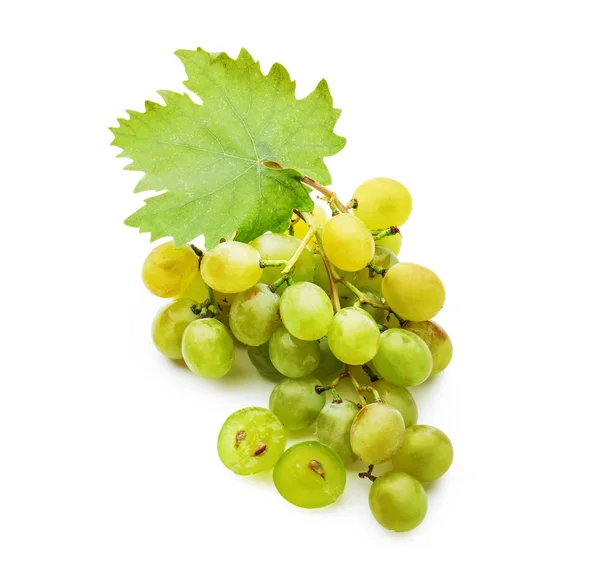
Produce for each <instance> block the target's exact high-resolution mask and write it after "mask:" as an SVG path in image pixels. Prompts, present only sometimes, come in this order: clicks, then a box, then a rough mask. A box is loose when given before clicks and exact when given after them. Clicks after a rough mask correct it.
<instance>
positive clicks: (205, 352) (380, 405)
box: [142, 178, 453, 531]
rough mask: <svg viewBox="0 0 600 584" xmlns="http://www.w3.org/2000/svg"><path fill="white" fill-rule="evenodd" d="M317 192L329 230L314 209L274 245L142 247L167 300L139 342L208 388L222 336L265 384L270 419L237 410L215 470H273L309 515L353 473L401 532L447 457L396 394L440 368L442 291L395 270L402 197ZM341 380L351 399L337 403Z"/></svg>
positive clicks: (227, 360) (415, 269) (421, 273)
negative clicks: (243, 350) (303, 434)
mask: <svg viewBox="0 0 600 584" xmlns="http://www.w3.org/2000/svg"><path fill="white" fill-rule="evenodd" d="M321 192H322V195H323V197H322V198H323V199H324V200H326V202H327V204H328V205H329V207H330V209H331V212H332V216H331V218H329V219H328V217H327V214H326V213H325V210H324V209H323V208H322V207H320V206H318V205H316V206H315V209H314V211H313V213H305V212H298V211H295V212H294V215H293V217H292V219H291V221H290V228H289V231H288V232H287V233H286V234H278V233H265V234H263V235H261V236H260V237H258V238H257V239H255V240H254V241H251V242H250V243H241V242H238V241H235V240H231V241H222V242H221V243H220V244H219V245H218V246H217V247H215V248H214V249H212V250H210V251H207V252H206V251H202V250H200V249H198V248H197V247H195V246H194V245H185V246H182V247H179V248H176V247H175V246H174V245H173V243H172V242H167V243H163V244H162V245H159V246H158V247H157V248H155V249H154V250H153V251H152V252H151V253H150V255H149V256H148V258H147V259H146V261H145V263H144V267H143V272H142V275H143V280H144V283H145V285H146V287H147V288H148V289H149V290H150V291H151V292H152V293H153V294H156V295H157V296H160V297H163V298H173V299H174V300H173V301H172V302H171V303H170V304H168V305H167V306H165V307H163V308H162V309H161V310H160V311H159V313H158V315H157V316H156V318H155V320H154V323H153V326H152V337H153V340H154V343H155V345H156V347H157V348H158V350H159V351H160V352H161V353H163V354H164V355H166V356H167V357H169V358H171V359H183V360H184V361H185V363H186V364H187V366H188V367H189V368H190V369H191V370H192V371H193V372H194V373H195V374H197V375H199V376H202V377H207V378H219V377H222V376H224V375H226V374H227V373H228V371H229V370H230V369H231V367H232V365H233V361H234V356H235V347H234V338H235V339H237V341H239V342H241V343H243V344H244V345H247V352H248V356H249V358H250V361H251V362H252V364H253V365H254V366H255V367H256V369H257V370H258V371H259V372H260V373H261V375H263V376H264V377H265V378H267V379H269V380H271V381H272V382H276V385H275V387H274V388H273V390H272V392H271V395H270V398H269V403H268V406H269V407H268V409H266V408H262V407H249V408H244V409H242V410H239V411H237V412H235V413H233V414H232V415H231V416H229V418H227V420H226V421H225V423H224V424H223V427H222V429H221V431H220V434H219V437H218V441H217V448H218V453H219V457H220V459H221V461H222V462H223V464H224V465H225V466H226V467H227V468H229V469H230V470H232V471H233V472H235V473H237V474H240V475H250V474H254V473H258V472H265V471H270V470H272V471H273V481H274V483H275V486H276V488H277V490H278V491H279V493H280V494H281V495H282V496H283V497H284V498H285V499H286V500H288V501H289V502H290V503H293V504H294V505H298V506H300V507H307V508H315V507H323V506H326V505H329V504H331V503H333V502H334V501H336V500H337V499H338V497H339V496H340V495H341V494H342V493H343V491H344V488H345V485H346V466H348V465H352V464H354V463H355V462H356V461H357V460H360V461H362V463H364V464H365V465H366V466H367V467H368V468H367V470H364V471H363V472H361V473H359V476H361V477H363V478H368V479H370V480H371V481H372V484H371V488H370V493H369V505H370V508H371V511H372V513H373V515H374V517H375V519H376V520H377V521H378V522H379V523H380V524H381V525H383V526H384V527H386V528H388V529H392V530H395V531H408V530H411V529H413V528H415V527H416V526H417V525H419V524H420V523H421V522H422V521H423V519H424V517H425V514H426V512H427V494H426V492H425V490H424V489H423V486H422V484H421V483H422V482H428V481H433V480H435V479H437V478H439V477H441V476H442V475H443V474H444V473H445V472H446V471H447V470H448V469H449V467H450V465H451V463H452V459H453V448H452V444H451V442H450V440H449V439H448V437H447V436H446V435H445V434H444V433H443V432H442V431H441V430H439V429H437V428H434V427H432V426H427V425H418V424H417V418H418V411H417V406H416V404H415V401H414V399H413V397H412V395H411V393H410V392H409V390H408V389H407V387H415V386H418V385H420V384H421V383H423V382H424V381H426V380H427V379H428V378H429V377H431V376H432V375H434V374H436V373H439V372H440V371H442V370H443V369H445V368H446V366H447V365H448V363H449V362H450V359H451V358H452V344H451V341H450V338H449V337H448V335H447V334H446V332H445V331H444V329H443V328H442V327H441V326H439V325H438V324H436V323H435V322H433V321H432V320H430V319H432V318H433V317H435V316H436V315H437V313H438V312H439V311H440V309H441V308H442V306H443V304H444V300H445V290H444V286H443V284H442V282H441V281H440V279H439V278H438V277H437V275H436V274H435V273H434V272H432V271H431V270H429V269H428V268H425V267H423V266H420V265H418V264H414V263H409V262H400V261H399V260H398V258H397V255H396V254H398V252H399V251H400V246H401V243H402V239H401V234H400V230H399V228H398V227H399V226H400V225H402V224H403V223H404V222H405V221H406V220H407V219H408V217H409V215H410V213H411V210H412V198H411V195H410V193H409V192H408V190H407V189H406V188H405V187H404V186H403V185H402V184H400V183H399V182H397V181H395V180H392V179H385V178H375V179H372V180H369V181H367V182H365V183H363V184H362V185H360V186H359V187H358V189H357V190H356V192H355V193H354V197H353V199H352V200H351V201H350V203H349V204H348V205H344V204H343V203H341V202H340V201H339V199H338V197H337V195H335V193H333V192H332V191H330V190H329V189H325V188H322V189H321ZM342 381H344V382H345V383H346V384H349V385H350V386H351V387H352V388H353V391H354V395H355V396H356V397H353V399H352V400H349V399H342V397H341V396H340V392H339V391H338V390H339V389H340V387H338V386H339V385H340V384H341V383H342ZM328 398H329V399H328ZM313 425H314V428H315V433H316V440H310V441H304V442H299V443H297V444H294V445H293V446H291V447H290V448H288V449H287V450H286V441H287V433H288V432H289V431H297V430H303V429H307V428H309V427H313ZM389 461H391V469H392V470H389V471H388V472H385V473H384V474H381V475H380V476H378V477H376V476H375V475H374V474H373V470H374V466H375V465H379V464H382V463H387V462H389Z"/></svg>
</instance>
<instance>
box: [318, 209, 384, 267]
mask: <svg viewBox="0 0 600 584" xmlns="http://www.w3.org/2000/svg"><path fill="white" fill-rule="evenodd" d="M323 250H324V251H325V254H326V255H327V257H328V258H329V261H330V262H331V263H332V264H333V265H334V266H336V267H338V268H340V269H341V270H346V271H348V272H357V271H358V270H362V269H363V268H364V267H365V266H366V265H367V264H368V263H369V262H370V261H371V258H372V257H373V252H374V251H375V243H374V241H373V236H372V235H371V232H370V231H369V229H368V227H367V226H366V225H365V224H364V223H363V222H362V221H361V220H360V219H358V218H357V217H355V216H354V215H350V214H349V213H340V214H339V215H336V216H335V217H332V218H331V219H330V220H329V221H327V223H325V227H324V228H323Z"/></svg>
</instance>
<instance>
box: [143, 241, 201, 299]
mask: <svg viewBox="0 0 600 584" xmlns="http://www.w3.org/2000/svg"><path fill="white" fill-rule="evenodd" d="M197 273H198V256H197V255H196V254H195V253H194V250H193V249H192V248H191V247H190V246H189V245H183V246H181V247H175V244H174V243H173V241H166V242H165V243H161V244H160V245H158V246H157V247H155V248H154V249H153V250H152V251H151V252H150V253H149V254H148V257H147V258H146V260H145V261H144V265H143V266H142V280H143V282H144V285H145V286H146V288H147V289H148V290H149V291H150V292H152V294H154V295H155V296H160V297H161V298H175V297H176V296H179V295H180V294H181V293H182V292H183V291H184V290H185V289H186V288H187V287H188V286H189V285H190V284H191V283H192V280H193V279H194V276H195V275H196V274H197Z"/></svg>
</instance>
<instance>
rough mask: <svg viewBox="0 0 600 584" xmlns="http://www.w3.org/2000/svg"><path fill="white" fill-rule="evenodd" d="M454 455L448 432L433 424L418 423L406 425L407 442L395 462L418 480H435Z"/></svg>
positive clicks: (449, 463)
mask: <svg viewBox="0 0 600 584" xmlns="http://www.w3.org/2000/svg"><path fill="white" fill-rule="evenodd" d="M453 458H454V449H453V447H452V442H450V439H449V438H448V436H446V434H444V433H443V432H442V431H441V430H438V428H434V427H433V426H426V425H418V426H411V427H410V428H407V429H406V433H405V435H404V444H403V445H402V448H400V450H398V452H396V454H395V455H394V457H393V458H392V465H393V466H394V470H397V471H402V472H406V473H408V474H410V475H411V476H413V477H415V478H416V479H417V480H419V481H434V480H435V479H439V478H440V477H441V476H442V475H444V474H445V473H446V471H447V470H448V469H449V468H450V465H451V464H452V460H453Z"/></svg>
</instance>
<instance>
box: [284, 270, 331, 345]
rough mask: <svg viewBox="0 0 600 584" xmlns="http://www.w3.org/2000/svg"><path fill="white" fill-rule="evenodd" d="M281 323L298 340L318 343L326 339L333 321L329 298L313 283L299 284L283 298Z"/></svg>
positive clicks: (291, 287) (285, 292)
mask: <svg viewBox="0 0 600 584" xmlns="http://www.w3.org/2000/svg"><path fill="white" fill-rule="evenodd" d="M280 312H281V321H282V322H283V325H284V326H285V328H286V329H287V330H288V331H289V332H290V333H292V334H293V335H294V336H295V337H296V338H298V339H302V340H303V341H316V340H317V339H320V338H321V337H324V336H325V335H326V334H327V331H328V330H329V327H330V326H331V321H332V320H333V306H332V305H331V300H329V296H327V294H326V293H325V292H324V291H323V290H321V288H319V287H318V286H317V285H316V284H313V283H312V282H298V283H297V284H294V285H293V286H290V287H289V288H287V289H286V290H285V291H284V293H283V294H282V296H281V306H280Z"/></svg>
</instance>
